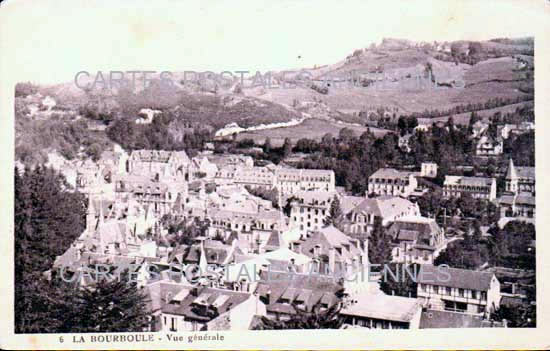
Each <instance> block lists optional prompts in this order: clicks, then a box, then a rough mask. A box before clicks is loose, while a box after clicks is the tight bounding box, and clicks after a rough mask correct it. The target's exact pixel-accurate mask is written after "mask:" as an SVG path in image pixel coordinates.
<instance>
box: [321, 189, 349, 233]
mask: <svg viewBox="0 0 550 351" xmlns="http://www.w3.org/2000/svg"><path fill="white" fill-rule="evenodd" d="M343 219H344V218H343V212H342V207H341V206H340V200H339V199H338V196H336V195H334V198H333V199H332V202H331V203H330V208H329V212H328V216H327V217H326V218H325V219H324V220H323V223H324V224H325V225H332V226H334V227H336V228H339V227H340V224H341V223H342V220H343Z"/></svg>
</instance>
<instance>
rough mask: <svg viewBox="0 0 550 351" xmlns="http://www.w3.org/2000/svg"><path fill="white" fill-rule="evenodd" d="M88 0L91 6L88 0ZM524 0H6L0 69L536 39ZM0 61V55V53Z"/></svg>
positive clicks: (237, 62) (157, 64)
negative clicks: (395, 42)
mask: <svg viewBox="0 0 550 351" xmlns="http://www.w3.org/2000/svg"><path fill="white" fill-rule="evenodd" d="M92 4H93V5H92ZM537 4H538V5H541V4H542V2H540V1H530V0H518V1H513V0H498V1H493V0H488V1H479V0H459V1H446V0H436V1H429V0H420V1H392V0H384V1H379V0H377V1H368V0H362V1H360V0H338V1H334V0H332V1H326V0H315V1H305V0H277V1H273V0H272V1H263V0H250V1H249V0H243V1H236V0H234V1H224V0H202V1H190V0H181V1H177V0H155V1H141V0H134V1H116V0H110V1H103V0H96V1H83V0H69V1H65V0H41V1H34V0H7V1H4V2H3V3H2V6H1V7H0V53H1V52H2V51H4V50H13V51H14V52H15V55H9V56H8V57H5V56H4V59H3V60H2V63H3V65H4V66H3V69H5V70H9V71H10V72H11V73H13V75H14V76H15V77H16V79H17V80H18V81H27V80H29V81H33V82H37V83H60V82H64V81H70V80H73V78H74V76H75V74H76V73H77V72H79V71H88V72H97V71H98V70H101V71H104V72H107V71H110V70H123V71H124V70H154V71H185V70H196V71H204V70H211V71H214V72H221V71H224V70H229V71H235V70H247V71H251V72H254V71H257V70H258V71H261V72H265V71H267V70H284V69H294V68H300V67H312V66H313V65H316V64H317V65H321V64H332V63H336V62H338V61H341V60H342V59H344V58H345V57H346V56H347V55H349V54H350V53H352V52H353V51H354V50H355V49H358V48H364V47H367V46H369V45H370V44H371V43H373V42H380V41H381V39H382V38H385V37H391V38H405V39H412V40H416V41H433V40H438V41H443V40H460V39H466V40H468V39H470V40H485V39H491V38H495V37H525V36H533V35H534V33H535V30H536V29H535V28H537V27H538V26H540V25H541V23H542V22H543V21H545V20H547V18H548V14H549V8H548V6H546V9H544V8H541V6H537ZM0 56H2V55H0ZM0 59H1V58H0Z"/></svg>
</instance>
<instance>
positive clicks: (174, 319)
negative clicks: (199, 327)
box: [170, 317, 177, 331]
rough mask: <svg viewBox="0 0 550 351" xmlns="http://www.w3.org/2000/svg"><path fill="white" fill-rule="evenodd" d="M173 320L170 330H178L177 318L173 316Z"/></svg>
mask: <svg viewBox="0 0 550 351" xmlns="http://www.w3.org/2000/svg"><path fill="white" fill-rule="evenodd" d="M171 320H172V323H171V326H170V331H177V330H176V318H174V317H172V318H171Z"/></svg>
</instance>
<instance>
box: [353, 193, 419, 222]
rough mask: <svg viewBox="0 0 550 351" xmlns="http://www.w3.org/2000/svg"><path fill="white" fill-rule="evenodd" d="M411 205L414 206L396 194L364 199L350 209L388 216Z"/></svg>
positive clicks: (398, 212) (403, 210)
mask: <svg viewBox="0 0 550 351" xmlns="http://www.w3.org/2000/svg"><path fill="white" fill-rule="evenodd" d="M411 206H414V204H413V203H412V202H410V201H409V200H406V199H403V198H401V197H398V196H379V197H375V198H367V199H364V200H363V201H362V202H361V203H360V204H359V205H357V206H356V207H355V208H354V209H353V210H352V211H354V212H362V213H365V214H370V215H374V216H377V217H382V218H390V217H393V216H395V215H397V214H400V213H402V212H405V211H406V210H407V209H408V208H410V207H411Z"/></svg>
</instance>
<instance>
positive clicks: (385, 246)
mask: <svg viewBox="0 0 550 351" xmlns="http://www.w3.org/2000/svg"><path fill="white" fill-rule="evenodd" d="M368 254H369V262H370V263H371V264H380V265H382V266H383V265H385V264H388V263H390V262H391V260H392V247H391V237H390V235H389V234H388V232H387V229H386V228H385V227H384V226H383V225H382V221H381V219H380V217H375V219H374V226H373V228H372V231H371V232H370V235H369V252H368Z"/></svg>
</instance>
